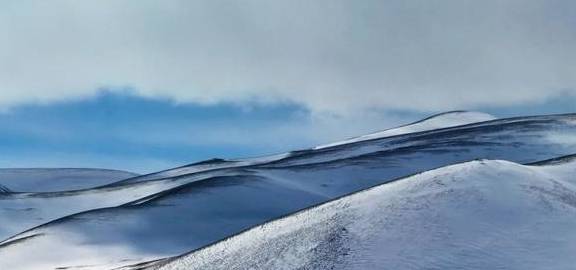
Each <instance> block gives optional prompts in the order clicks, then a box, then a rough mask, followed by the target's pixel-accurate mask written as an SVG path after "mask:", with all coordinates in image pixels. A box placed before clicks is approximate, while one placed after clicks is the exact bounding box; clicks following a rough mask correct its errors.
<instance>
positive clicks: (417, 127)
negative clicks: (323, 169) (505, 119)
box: [316, 111, 496, 149]
mask: <svg viewBox="0 0 576 270" xmlns="http://www.w3.org/2000/svg"><path fill="white" fill-rule="evenodd" d="M495 119H496V117H494V116H492V115H490V114H486V113H481V112H469V111H452V112H445V113H441V114H437V115H433V116H430V117H428V118H426V119H423V120H420V121H418V122H414V123H412V124H408V125H404V126H401V127H397V128H391V129H387V130H383V131H379V132H375V133H371V134H367V135H363V136H359V137H355V138H352V139H348V140H345V141H341V142H335V143H331V144H326V145H322V146H318V147H316V148H318V149H319V148H326V147H330V146H336V145H342V144H347V143H353V142H359V141H366V140H373V139H377V138H384V137H389V136H396V135H401V134H406V133H412V132H420V131H426V130H433V129H439V128H447V127H453V126H461V125H466V124H471V123H478V122H484V121H490V120H495Z"/></svg>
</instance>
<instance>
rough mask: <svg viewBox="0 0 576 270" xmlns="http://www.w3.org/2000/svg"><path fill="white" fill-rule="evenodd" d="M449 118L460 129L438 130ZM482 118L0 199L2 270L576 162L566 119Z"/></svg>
mask: <svg viewBox="0 0 576 270" xmlns="http://www.w3.org/2000/svg"><path fill="white" fill-rule="evenodd" d="M447 117H448V118H447ZM437 118H438V119H437ZM451 118H455V119H458V120H457V121H446V120H442V119H451ZM491 119H492V117H489V116H486V115H482V114H476V113H465V112H452V113H448V114H441V115H438V116H436V117H432V118H428V119H426V120H423V121H420V122H416V123H414V124H413V125H415V126H410V125H409V126H404V127H401V128H399V129H398V130H400V131H402V132H400V131H395V132H389V133H385V132H384V133H380V135H378V136H370V137H364V139H359V140H355V141H346V142H342V143H335V144H333V145H331V146H324V147H317V148H313V149H307V150H300V151H294V152H290V153H286V154H280V155H274V156H268V157H261V158H254V159H244V160H221V159H214V160H208V161H205V162H200V163H196V164H192V165H189V166H184V167H180V168H176V169H172V170H167V171H163V172H159V173H154V174H149V175H145V176H136V177H132V178H129V179H126V180H121V181H117V182H114V183H109V184H106V185H103V186H100V187H96V188H88V189H82V190H74V191H66V192H46V193H2V194H0V216H1V217H2V220H3V221H4V220H6V221H7V222H3V224H0V237H1V238H3V239H6V240H4V241H2V242H1V243H0V269H57V268H60V269H66V268H68V269H71V268H74V267H81V268H82V269H110V268H112V267H120V266H125V265H129V264H134V263H141V262H146V261H150V260H156V259H162V258H166V257H170V256H175V255H178V254H182V253H184V252H187V251H189V250H194V249H197V248H201V247H204V246H206V245H208V244H212V243H215V242H217V241H219V240H222V239H224V238H226V237H229V236H232V235H234V234H237V233H238V232H240V231H243V230H246V229H249V228H251V227H253V226H256V225H258V224H262V223H264V222H267V221H271V220H273V219H276V218H279V217H282V216H285V215H289V214H291V213H293V212H295V211H298V210H301V209H304V208H307V207H311V206H314V205H318V204H320V203H324V202H326V201H329V200H332V199H335V198H337V197H340V196H344V195H348V194H350V193H352V192H356V191H359V190H363V189H365V188H369V187H372V186H376V185H381V184H383V183H387V182H390V181H393V180H395V179H398V178H401V177H406V176H409V175H411V174H414V173H420V172H423V171H427V170H431V169H435V168H438V167H443V166H447V165H451V164H456V163H460V162H466V161H470V160H474V159H479V158H482V159H498V160H509V161H511V162H516V163H531V162H536V161H540V160H545V159H550V158H555V157H559V156H563V155H569V154H572V153H576V143H575V141H574V139H573V138H574V137H575V136H576V115H570V114H567V115H551V116H534V117H518V118H509V119H496V120H491ZM478 120H480V121H481V120H489V121H483V122H477V123H473V122H474V121H478ZM458 121H460V122H458ZM455 122H458V123H462V124H464V125H457V123H455ZM440 123H444V124H440ZM518 166H520V165H518ZM29 254H37V256H35V259H34V260H27V259H26V258H28V257H29Z"/></svg>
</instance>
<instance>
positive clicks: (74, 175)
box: [0, 168, 137, 192]
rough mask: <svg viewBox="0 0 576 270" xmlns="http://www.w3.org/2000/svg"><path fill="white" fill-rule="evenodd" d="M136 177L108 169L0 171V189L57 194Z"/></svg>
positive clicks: (128, 173) (132, 174)
mask: <svg viewBox="0 0 576 270" xmlns="http://www.w3.org/2000/svg"><path fill="white" fill-rule="evenodd" d="M135 176H137V174H135V173H131V172H124V171H118V170H105V169H40V168H38V169H0V186H4V187H6V188H7V189H8V190H9V191H13V192H56V191H68V190H76V189H86V188H93V187H97V186H101V185H105V184H109V183H113V182H117V181H120V180H123V179H127V178H132V177H135Z"/></svg>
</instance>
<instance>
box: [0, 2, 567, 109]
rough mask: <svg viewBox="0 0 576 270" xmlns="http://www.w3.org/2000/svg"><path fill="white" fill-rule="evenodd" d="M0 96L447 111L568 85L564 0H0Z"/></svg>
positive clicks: (14, 100)
mask: <svg viewBox="0 0 576 270" xmlns="http://www.w3.org/2000/svg"><path fill="white" fill-rule="evenodd" d="M1 5H2V7H1V8H0V35H1V36H2V37H3V41H2V42H1V43H0V106H2V107H10V106H14V105H17V104H22V103H30V102H40V103H46V102H53V101H58V100H67V99H77V98H84V97H89V96H93V95H95V93H96V92H97V91H98V89H100V88H103V87H106V88H125V87H130V88H132V89H134V91H135V92H136V93H137V94H138V95H141V96H146V97H167V98H171V99H174V100H176V101H178V102H194V103H206V104H211V103H220V102H237V103H243V102H247V101H250V102H254V101H257V102H286V101H289V102H296V103H300V104H303V105H304V106H306V107H307V108H309V109H310V110H312V111H313V112H328V113H336V114H347V113H350V112H354V111H359V110H367V109H371V108H380V109H386V110H397V109H401V110H418V111H430V110H448V109H455V108H468V107H477V106H485V105H489V106H501V105H502V106H503V105H514V104H522V103H524V102H534V101H538V100H542V99H545V98H550V97H553V96H556V95H561V94H569V95H571V94H575V93H576V90H574V89H576V54H575V53H574V51H573V48H576V28H575V27H574V25H575V23H576V19H574V18H576V14H575V13H576V2H574V1H566V0H509V1H497V0H487V1H472V0H445V1H429V0H426V1H424V0H420V1H418V0H415V1H370V0H367V1H350V0H330V1H324V0H318V1H305V0H295V1H265V0H247V1H226V0H209V1H208V0H207V1H184V0H172V1H152V0H142V1H127V0H101V1H90V2H87V1H72V0H57V1H21V0H10V1H3V2H2V3H1Z"/></svg>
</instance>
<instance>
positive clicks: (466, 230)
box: [148, 160, 576, 270]
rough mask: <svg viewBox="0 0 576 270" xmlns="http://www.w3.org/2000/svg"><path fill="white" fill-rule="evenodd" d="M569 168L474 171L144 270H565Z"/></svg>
mask: <svg viewBox="0 0 576 270" xmlns="http://www.w3.org/2000/svg"><path fill="white" fill-rule="evenodd" d="M574 173H576V162H574V161H568V162H566V163H560V164H558V163H557V164H554V165H548V166H544V167H537V166H523V165H519V164H516V163H512V162H508V161H489V160H483V161H473V162H468V163H464V164H458V165H453V166H449V167H445V168H441V169H437V170H433V171H428V172H425V173H422V174H419V175H416V176H413V177H409V178H406V179H401V180H399V181H395V182H393V183H388V184H383V185H381V186H377V187H375V188H371V189H369V190H365V191H362V192H359V193H356V194H353V195H349V196H346V197H343V198H340V199H337V200H335V201H331V202H329V203H326V204H322V205H320V206H317V207H313V208H310V209H308V210H305V211H302V212H299V213H297V214H294V215H291V216H288V217H286V218H283V219H280V220H277V221H273V222H270V223H266V224H264V225H261V226H258V227H256V228H253V229H251V230H248V231H246V232H244V233H241V234H239V235H237V236H234V237H232V238H229V239H227V240H224V241H222V242H219V243H217V244H215V245H212V246H209V247H207V248H204V249H201V250H199V251H196V252H192V253H190V254H188V255H185V256H183V257H179V258H175V259H172V260H168V261H163V262H160V263H157V264H154V265H153V266H150V267H149V268H148V269H157V270H193V269H214V270H216V269H225V270H232V269H246V270H247V269H346V270H348V269H358V270H366V269H444V270H445V269H518V270H526V269H549V270H551V269H572V268H573V267H574V266H575V265H576V257H574V254H575V252H576V180H575V179H574V178H573V175H574Z"/></svg>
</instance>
